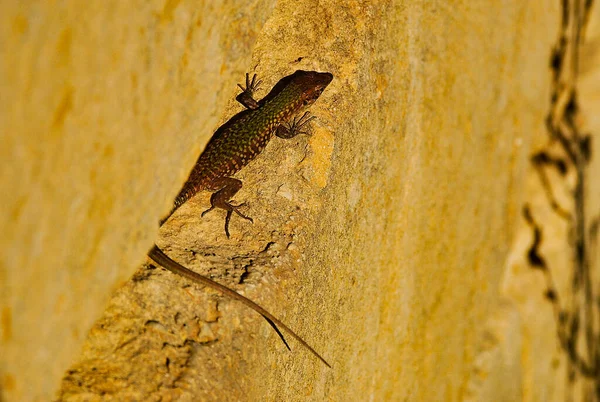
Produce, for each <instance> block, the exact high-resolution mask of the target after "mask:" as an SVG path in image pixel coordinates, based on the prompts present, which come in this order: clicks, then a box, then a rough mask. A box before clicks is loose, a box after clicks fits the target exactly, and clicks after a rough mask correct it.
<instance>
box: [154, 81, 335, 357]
mask: <svg viewBox="0 0 600 402" xmlns="http://www.w3.org/2000/svg"><path fill="white" fill-rule="evenodd" d="M332 79H333V75H332V74H330V73H320V72H315V71H301V70H298V71H296V72H295V73H294V74H292V75H290V76H287V77H285V78H283V79H282V80H280V81H279V82H278V83H277V84H276V85H275V87H273V89H272V90H271V92H269V94H268V95H267V96H265V97H264V98H263V99H262V100H260V101H256V100H254V98H253V92H254V91H256V90H257V88H258V87H259V85H260V83H261V81H258V82H257V81H256V75H254V77H253V78H252V80H250V79H249V76H248V74H246V87H245V88H244V87H242V86H241V85H239V84H238V85H239V86H240V88H241V89H242V91H243V92H242V93H241V94H239V95H238V96H237V97H236V99H237V100H238V101H239V102H240V103H241V104H242V105H244V106H246V108H247V109H246V110H244V111H242V112H240V113H238V114H237V115H235V116H234V117H232V118H231V119H230V120H229V121H228V122H226V123H225V124H224V125H222V126H221V127H220V128H219V129H217V131H216V132H215V133H214V134H213V136H212V138H211V139H210V141H209V142H208V144H207V145H206V148H205V149H204V151H203V152H202V154H201V155H200V156H199V157H198V160H197V161H196V164H195V165H194V168H193V169H192V171H191V173H190V175H189V177H188V179H187V181H186V182H185V184H184V185H183V188H182V189H181V191H180V192H179V194H178V195H177V197H176V198H175V201H174V203H173V207H172V209H171V211H170V212H169V214H168V215H167V216H166V217H164V218H163V219H162V220H161V221H160V225H161V226H162V224H163V223H164V222H166V221H167V219H169V217H170V216H171V215H172V214H173V213H174V212H175V211H176V210H177V209H178V208H179V207H180V206H181V205H183V204H184V203H185V202H186V201H188V200H189V199H190V198H192V197H193V196H194V195H195V194H196V193H198V192H199V191H204V190H208V191H212V192H213V194H212V196H211V199H210V202H211V207H210V208H209V209H208V210H206V211H204V212H203V213H202V216H204V214H206V213H207V212H209V211H211V210H213V209H215V208H218V209H224V210H225V211H226V212H227V214H226V217H225V234H226V235H227V237H229V221H230V219H231V216H232V214H233V212H235V213H236V214H237V215H239V216H240V217H242V218H244V219H247V220H250V221H252V219H251V218H249V217H247V216H245V215H244V214H242V213H241V212H240V211H239V210H238V207H239V206H240V205H233V204H231V198H232V197H233V196H234V195H235V194H236V193H237V192H238V191H239V190H240V188H241V187H242V182H241V181H240V180H238V179H235V178H233V177H231V176H232V175H234V174H235V173H236V172H238V171H239V170H240V169H242V168H243V167H244V166H246V165H247V164H248V163H250V161H252V160H253V159H254V158H255V157H256V156H257V155H258V154H259V153H260V152H262V150H263V149H264V148H265V147H266V145H267V143H268V142H269V140H270V139H271V137H272V136H273V134H275V135H277V136H278V137H280V138H286V139H287V138H292V137H294V136H296V135H297V134H300V133H302V132H303V130H302V127H303V126H304V125H306V124H307V123H308V122H309V121H310V120H311V119H312V117H308V112H305V113H304V114H303V115H302V116H301V117H300V118H299V119H298V118H297V117H296V116H298V115H299V113H301V112H302V111H304V110H305V109H306V108H307V107H308V106H310V105H311V104H312V103H314V101H316V100H317V98H318V97H319V96H320V95H321V93H322V92H323V90H324V89H325V87H327V85H328V84H329V83H330V82H331V80H332ZM148 256H149V257H150V258H151V259H152V260H153V261H154V262H156V263H157V264H159V265H161V266H162V267H164V268H166V269H168V270H169V271H171V272H173V273H175V274H178V275H181V276H184V277H186V278H188V279H190V280H192V281H194V282H197V283H200V284H203V285H205V286H209V287H211V288H213V289H216V290H218V291H219V292H221V293H223V294H224V295H226V296H229V297H231V298H233V299H235V300H238V301H240V302H242V303H243V304H245V305H246V306H248V307H250V308H251V309H253V310H254V311H256V312H257V313H259V314H261V315H262V316H263V317H264V318H265V319H266V320H267V322H268V323H269V324H270V325H271V326H272V327H273V329H274V330H275V331H276V332H277V334H278V335H279V336H280V338H281V339H282V340H283V342H284V343H285V345H286V347H288V349H289V346H288V344H287V342H286V341H285V339H284V337H283V335H282V334H281V332H280V331H279V329H278V327H281V328H283V329H284V330H285V331H286V332H288V333H289V334H290V335H291V336H292V337H293V338H295V339H296V340H297V341H298V342H300V344H301V345H303V346H304V347H306V348H307V349H308V350H309V351H310V352H311V353H313V354H314V355H315V356H316V357H318V358H319V359H320V360H321V361H322V362H323V363H325V364H326V365H327V366H328V367H331V366H330V365H329V363H327V361H325V359H323V357H321V355H319V354H318V353H317V352H316V351H315V350H314V349H313V348H312V347H311V346H310V345H308V343H306V342H305V341H304V340H303V339H302V338H301V337H300V336H299V335H297V334H296V333H295V332H294V331H292V330H291V329H290V328H289V327H287V326H286V325H285V324H284V323H283V322H281V321H280V320H278V319H277V318H276V317H275V316H273V315H272V314H270V313H269V312H268V311H267V310H265V309H264V308H262V307H261V306H259V305H258V304H256V303H254V302H253V301H252V300H250V299H248V298H246V297H244V296H242V295H240V294H239V293H237V292H236V291H234V290H232V289H229V288H228V287H226V286H223V285H221V284H219V283H217V282H215V281H213V280H212V279H210V278H208V277H206V276H203V275H200V274H198V273H196V272H194V271H191V270H190V269H188V268H186V267H184V266H183V265H181V264H179V263H177V262H175V261H173V260H172V259H171V258H169V257H168V256H167V255H166V254H165V253H164V252H163V251H162V250H161V249H160V248H159V247H158V246H156V245H154V247H153V248H152V249H151V250H150V252H149V253H148Z"/></svg>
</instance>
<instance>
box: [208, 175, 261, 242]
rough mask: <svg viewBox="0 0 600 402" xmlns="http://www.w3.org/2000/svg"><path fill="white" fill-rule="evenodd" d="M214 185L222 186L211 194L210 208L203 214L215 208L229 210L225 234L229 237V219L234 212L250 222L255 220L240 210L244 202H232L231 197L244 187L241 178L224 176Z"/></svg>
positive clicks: (216, 186)
mask: <svg viewBox="0 0 600 402" xmlns="http://www.w3.org/2000/svg"><path fill="white" fill-rule="evenodd" d="M213 187H215V188H219V187H220V189H219V190H217V191H216V192H214V193H213V194H212V195H211V196H210V208H208V209H207V210H206V211H204V212H202V215H201V216H204V215H206V214H207V213H209V212H210V211H212V210H213V209H215V208H219V209H224V210H225V211H227V215H226V216H225V234H226V235H227V238H229V221H230V220H231V215H232V214H233V213H234V212H235V213H236V214H238V215H239V216H241V217H242V218H244V219H246V220H249V221H250V222H254V221H253V220H252V218H250V217H248V216H246V215H244V214H243V213H241V212H240V211H239V210H238V208H239V207H241V206H242V205H244V203H242V204H239V205H233V204H232V203H231V198H233V196H234V195H235V194H236V193H237V192H238V191H240V188H242V181H241V180H238V179H234V178H233V177H222V178H220V179H218V180H215V181H214V183H213Z"/></svg>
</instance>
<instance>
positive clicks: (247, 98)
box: [235, 73, 262, 110]
mask: <svg viewBox="0 0 600 402" xmlns="http://www.w3.org/2000/svg"><path fill="white" fill-rule="evenodd" d="M261 83H262V80H258V81H256V74H254V76H253V77H252V80H250V75H248V73H246V87H245V88H244V87H243V86H242V85H241V84H238V87H240V89H241V90H242V91H243V92H242V93H241V94H239V95H238V96H236V97H235V100H237V101H238V102H240V103H241V104H242V105H244V106H246V107H247V108H248V109H252V110H255V109H258V107H259V105H258V102H257V101H256V100H255V99H254V97H253V96H254V92H256V91H258V88H260V84H261Z"/></svg>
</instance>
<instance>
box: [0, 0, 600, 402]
mask: <svg viewBox="0 0 600 402" xmlns="http://www.w3.org/2000/svg"><path fill="white" fill-rule="evenodd" d="M217 3H218V4H217ZM485 3H487V4H483V2H471V1H462V2H458V3H456V2H453V3H450V2H447V1H441V0H440V1H416V2H410V1H407V2H400V1H383V0H382V1H343V2H341V1H334V0H302V1H299V0H294V1H291V0H290V1H288V0H280V1H274V0H272V1H268V0H262V1H250V2H246V1H240V0H228V1H224V2H212V1H177V0H175V1H174V0H164V1H162V2H141V1H138V2H133V1H130V2H118V1H103V2H100V1H91V2H85V3H84V2H78V1H73V0H71V1H64V2H60V3H54V2H53V3H50V2H41V3H36V4H26V5H23V4H20V3H18V2H12V3H10V4H9V3H4V4H2V5H0V84H1V85H2V87H1V88H2V91H1V93H2V96H0V135H1V136H2V144H3V147H1V148H0V157H1V158H2V160H3V161H4V163H3V167H4V169H3V171H2V173H3V174H2V175H0V177H1V180H2V182H1V183H2V188H3V190H4V191H3V192H2V193H3V195H2V198H3V199H2V202H1V203H0V208H2V216H3V217H5V222H6V223H5V225H4V230H3V231H2V234H1V235H0V245H1V246H2V250H4V252H3V253H2V257H1V258H0V291H1V293H0V308H1V316H2V319H1V321H0V324H1V327H0V331H1V332H0V347H1V349H0V356H1V360H0V376H1V377H0V390H1V393H0V395H1V396H0V399H4V400H7V401H13V400H14V401H17V400H19V401H30V400H48V399H51V398H53V397H55V398H58V399H60V400H73V401H75V400H104V399H106V400H158V399H161V398H162V400H175V399H176V400H190V401H191V400H207V401H208V400H215V401H216V400H248V401H254V400H315V401H321V400H331V401H347V400H376V401H379V400H411V401H435V400H456V401H458V400H472V401H482V400H494V401H515V400H526V401H548V400H557V401H559V400H565V396H567V395H575V398H576V399H575V400H583V398H584V395H585V394H586V393H588V394H589V393H590V392H592V391H590V389H592V388H593V385H594V383H595V382H594V378H593V376H592V378H591V379H590V376H587V377H586V376H583V377H586V378H587V379H579V378H580V377H582V375H581V373H580V372H578V371H577V370H578V368H577V367H574V364H575V363H576V362H575V363H574V361H573V359H572V357H573V356H571V357H570V356H569V354H568V353H565V349H564V348H563V347H562V346H561V339H559V337H557V319H556V316H555V314H554V313H555V309H554V307H555V306H557V304H556V303H553V302H552V300H548V299H549V298H548V292H547V291H548V282H547V278H549V277H550V276H551V275H552V279H553V280H554V281H555V282H556V289H555V291H556V293H558V294H560V295H561V296H563V297H562V298H561V299H560V301H561V302H562V301H564V300H565V299H568V297H564V295H569V294H571V293H569V292H570V291H571V290H572V288H571V287H569V286H570V285H569V284H570V283H571V276H569V275H570V273H571V274H572V271H570V270H569V269H570V268H569V267H570V265H569V264H570V263H571V262H572V258H571V256H572V255H573V254H572V253H571V251H572V250H571V245H572V244H570V243H569V240H568V236H567V237H565V234H568V232H569V226H568V224H567V223H565V222H564V219H563V220H560V219H557V220H553V219H554V218H551V217H550V215H551V214H552V213H555V212H556V208H554V209H552V208H551V207H549V206H548V205H549V204H548V197H547V196H548V194H547V192H546V190H545V188H544V186H543V185H540V183H541V181H540V176H539V171H538V170H537V168H536V165H534V164H532V163H531V158H532V156H534V155H539V153H540V152H541V151H542V150H546V149H550V150H549V151H548V154H552V155H554V156H556V155H561V154H560V152H561V150H560V149H559V148H557V149H553V148H548V147H552V146H553V144H554V143H552V142H549V133H548V128H547V125H546V119H547V116H548V115H549V114H551V113H554V112H556V111H554V112H553V111H552V110H551V109H552V108H553V107H554V108H558V109H560V107H562V108H563V109H561V110H564V106H565V105H564V104H561V105H562V106H560V105H555V104H553V103H551V99H552V94H553V93H554V92H556V91H557V88H563V89H564V88H572V87H574V86H575V85H576V84H577V83H579V82H581V83H585V85H583V84H582V85H580V87H579V92H578V93H579V95H580V96H579V101H580V105H581V107H580V108H579V109H578V113H577V125H578V126H581V127H585V130H587V131H589V132H590V133H591V134H592V135H597V134H596V133H598V132H600V120H598V119H597V118H595V117H594V116H595V115H596V114H597V113H594V111H595V110H597V104H598V102H600V99H598V98H597V96H595V95H594V94H595V93H598V92H597V91H594V85H597V84H594V83H596V82H600V80H598V79H597V78H596V77H597V76H598V73H597V71H600V70H599V69H598V65H599V64H598V60H599V59H598V57H596V55H597V54H599V53H597V52H596V49H597V43H598V42H597V38H598V37H600V35H599V32H600V31H599V30H598V28H596V25H595V24H596V23H595V21H596V19H597V14H598V13H597V12H596V14H595V15H592V19H591V22H590V23H589V24H588V25H586V22H585V21H583V22H582V21H580V25H586V26H587V28H588V31H587V33H586V35H587V37H588V38H589V39H588V41H586V42H583V41H582V42H581V43H576V42H573V41H571V42H569V44H570V46H572V48H570V49H573V48H574V49H579V48H581V49H582V50H581V52H582V53H581V54H584V55H587V56H586V57H585V58H583V57H579V56H578V55H577V54H575V56H577V57H575V58H573V57H571V56H569V57H571V58H570V59H569V60H575V59H577V60H579V59H584V60H585V62H582V63H581V66H580V71H579V74H573V75H569V74H566V75H565V76H561V77H562V78H561V80H562V81H560V83H559V84H557V81H556V80H555V79H554V78H553V77H556V74H557V73H556V71H557V70H556V66H555V65H552V64H551V63H550V62H549V60H550V59H551V55H552V52H553V49H554V48H555V46H556V44H557V43H559V39H560V37H561V35H565V36H568V37H569V38H570V40H572V38H571V37H570V36H569V35H571V31H568V32H567V31H565V30H564V29H563V28H561V26H562V25H561V24H562V21H563V19H564V15H565V14H564V12H563V11H564V10H563V9H562V8H561V7H563V6H564V4H567V3H568V4H569V5H570V10H571V11H572V12H573V13H574V12H575V11H576V10H579V11H578V12H580V13H581V15H587V14H585V13H584V12H583V11H582V9H581V7H583V6H581V7H580V8H577V7H576V6H575V4H579V2H576V1H575V0H572V1H571V2H565V3H564V4H563V5H561V4H560V3H559V2H557V1H542V2H523V1H518V0H514V1H507V2H502V4H500V3H498V2H485ZM581 4H583V2H581ZM574 10H575V11H574ZM571 15H573V14H571ZM594 17H595V18H594ZM569 26H571V25H569ZM570 52H573V50H570ZM575 53H577V52H575ZM569 55H572V53H569ZM565 57H566V56H565ZM551 67H552V68H551ZM298 69H303V70H318V71H329V72H331V73H332V74H333V75H334V77H335V78H334V80H333V82H332V83H331V85H330V86H329V87H328V88H327V89H326V91H325V93H324V94H323V95H322V97H321V98H320V99H319V100H318V101H317V103H315V105H314V106H313V107H312V108H311V111H312V113H313V114H314V115H315V116H317V119H316V120H315V121H314V122H313V127H312V133H311V134H310V135H308V136H298V137H295V138H294V139H292V140H287V141H285V140H281V139H279V138H275V139H273V141H272V142H271V143H270V144H269V146H268V147H267V149H266V150H265V152H264V153H263V154H262V155H261V156H260V157H259V158H258V159H257V160H256V161H255V162H253V163H252V164H251V165H249V166H248V167H247V168H246V169H244V170H243V171H242V172H240V173H239V174H238V175H237V177H238V178H240V179H241V180H242V181H243V182H244V187H243V188H242V190H241V191H240V192H239V193H238V195H237V196H236V201H239V202H243V201H245V202H246V203H247V204H246V206H245V207H244V211H245V212H246V213H247V214H249V215H250V216H252V217H253V218H254V224H250V223H248V222H247V221H244V220H241V219H236V217H234V218H233V220H232V225H231V231H232V237H231V239H227V238H226V237H225V235H224V233H223V214H222V213H221V212H222V211H221V212H212V213H211V214H208V215H207V216H206V217H204V218H202V219H201V218H200V213H201V211H203V210H205V209H206V208H207V206H208V205H209V197H210V194H208V193H202V194H200V195H198V196H197V197H196V198H194V199H193V200H191V201H190V202H188V203H187V204H186V205H185V206H184V207H182V208H181V209H180V210H179V211H178V212H177V213H176V215H174V216H173V219H172V220H170V221H169V222H168V223H167V224H166V225H165V226H164V227H163V228H161V230H160V232H159V231H158V230H157V222H158V220H159V218H160V217H161V216H162V215H164V213H165V212H166V211H168V209H169V206H170V204H171V201H172V199H173V197H174V196H175V194H176V193H177V191H178V190H179V188H180V186H181V185H182V183H183V182H184V180H185V178H186V177H187V174H188V173H189V170H190V168H191V167H192V165H193V163H194V161H195V159H196V158H197V156H198V155H199V153H200V152H201V150H202V149H203V147H204V145H205V144H206V142H207V141H208V139H209V138H210V135H211V134H212V132H213V131H214V130H215V129H216V128H217V127H218V126H219V125H220V124H221V123H223V122H225V121H226V120H227V119H228V118H229V117H230V116H232V115H233V114H234V113H236V112H237V111H239V110H240V109H241V106H240V105H239V104H236V103H235V101H234V100H233V99H234V97H235V95H236V94H237V93H238V92H239V90H238V89H237V88H236V83H238V82H242V80H243V77H244V74H245V73H246V72H251V73H252V72H256V73H257V74H258V75H259V76H260V78H261V79H263V85H262V87H263V90H262V92H260V93H259V94H258V96H259V97H260V96H261V95H263V94H265V93H266V92H267V90H268V89H270V88H271V87H272V86H273V85H274V84H275V83H276V82H277V81H278V80H279V79H280V78H281V77H283V76H285V75H288V74H290V73H292V72H294V71H295V70H298ZM559 114H560V113H559ZM597 120H598V121H597ZM587 131H586V132H587ZM593 144H594V142H593V141H592V149H593ZM593 155H594V154H593V152H592V156H593ZM597 163H598V162H596V160H595V159H593V158H592V159H591V162H590V163H589V164H588V165H586V167H585V169H587V170H585V172H594V171H597V168H598V165H597ZM548 166H550V167H552V166H553V165H552V164H550V165H548ZM548 166H546V165H544V167H548ZM550 170H552V169H550ZM573 172H576V169H570V170H568V174H567V175H566V176H561V175H555V173H549V174H550V175H554V176H552V177H550V179H549V180H550V183H552V184H556V186H562V187H561V188H562V189H563V190H564V194H563V195H562V196H561V195H560V194H558V195H557V197H559V198H560V202H561V203H562V204H564V205H566V206H565V208H571V207H573V205H574V204H570V198H569V194H571V193H570V190H569V187H568V186H569V185H572V184H573V183H575V182H576V180H575V179H572V177H573V176H576V174H574V173H573ZM569 174H571V175H569ZM586 174H587V173H586ZM589 186H590V187H589V192H588V193H587V194H590V195H589V197H588V198H587V199H586V200H587V201H586V205H588V206H589V208H588V211H589V216H590V217H591V218H590V225H592V224H593V222H592V220H593V219H592V218H593V215H594V214H597V213H598V211H597V209H598V207H597V206H598V204H599V201H600V200H598V197H596V196H595V195H594V194H600V193H599V192H598V188H597V186H596V185H595V184H594V183H589ZM561 197H562V198H561ZM562 204H561V205H562ZM525 206H527V207H528V210H529V211H530V212H531V214H530V215H531V216H530V218H531V217H533V219H535V222H534V223H532V221H531V220H530V221H528V220H526V219H525V218H524V210H526V208H525ZM542 224H543V225H542ZM536 225H537V226H540V227H542V226H544V225H545V226H544V228H543V230H541V231H542V232H543V242H542V243H540V244H536V243H535V238H534V234H535V228H536ZM588 240H590V244H591V241H592V240H593V239H591V238H590V239H588ZM155 241H156V242H157V244H159V245H160V246H161V247H162V248H164V250H165V251H166V252H168V254H169V255H170V256H172V257H173V258H174V259H175V260H177V261H179V262H181V263H182V264H184V265H185V266H187V267H189V268H191V269H194V270H196V271H198V272H202V273H204V274H207V275H210V276H211V277H212V278H214V279H215V280H218V281H219V282H222V283H224V284H226V285H228V286H230V287H232V288H234V289H236V290H237V291H239V292H240V293H243V294H244V295H246V296H248V297H250V298H251V299H253V300H255V301H257V302H258V303H260V304H261V305H263V306H264V307H266V308H267V309H268V310H269V311H271V312H272V313H274V314H275V315H277V316H279V317H280V318H281V319H282V320H283V321H284V322H286V323H288V324H289V325H290V326H291V327H292V328H294V329H295V330H296V331H297V332H298V333H300V334H301V335H302V336H303V337H304V338H305V339H306V340H307V341H308V342H309V343H310V344H311V345H313V346H314V347H315V348H316V349H317V350H318V351H319V352H320V353H321V354H323V355H324V356H325V358H327V359H328V360H329V361H330V362H331V363H332V366H333V367H332V368H331V369H329V368H327V367H325V366H324V365H323V364H322V363H321V362H319V361H318V360H316V359H315V358H314V357H313V356H312V355H310V354H309V353H307V352H306V351H305V350H303V349H302V348H301V347H300V345H298V344H297V343H295V342H293V341H291V342H290V346H291V347H292V352H289V351H287V350H286V349H285V347H284V346H283V345H282V344H281V342H280V341H279V339H278V337H277V335H276V334H274V333H273V331H272V329H271V328H270V327H269V326H268V324H267V323H265V322H264V320H262V318H261V317H260V316H259V315H257V314H255V313H254V312H252V311H251V310H248V309H247V308H245V307H243V306H242V305H240V304H239V303H236V302H233V301H230V300H228V299H226V298H223V297H221V296H220V295H219V294H218V293H216V292H214V291H211V290H208V289H205V288H203V287H200V286H196V285H194V284H190V283H189V282H188V281H186V280H184V279H181V278H178V277H175V276H174V275H172V274H170V273H169V272H166V271H164V270H162V269H158V268H156V267H155V266H154V265H152V264H149V263H148V262H147V258H146V257H145V253H146V251H147V250H148V249H149V248H150V247H151V245H152V244H153V242H155ZM538 246H539V247H538ZM532 250H533V252H536V253H538V254H539V255H540V256H544V261H546V262H547V263H548V264H547V265H548V267H549V268H548V269H547V270H542V269H539V267H537V268H538V269H535V268H536V266H535V262H536V261H535V260H532V257H531V253H532ZM590 256H591V257H590V263H589V268H590V272H591V271H592V268H593V259H592V257H593V254H591V252H590ZM532 263H533V265H534V267H533V268H532V266H531V265H532ZM557 267H558V268H557ZM561 267H566V268H564V269H561ZM551 269H554V270H555V271H550V270H551ZM545 294H546V297H545V296H544V295H545ZM594 314H595V313H594ZM582 336H584V335H582ZM592 349H593V347H592ZM578 350H579V352H581V353H582V354H583V355H584V356H585V355H586V353H588V352H590V345H589V342H588V343H585V342H583V343H579V346H578ZM592 352H593V351H592ZM594 353H595V352H594ZM575 366H576V364H575ZM573 370H574V372H575V377H577V378H578V380H574V381H567V380H565V379H566V378H568V377H569V373H571V374H573ZM578 398H581V399H578Z"/></svg>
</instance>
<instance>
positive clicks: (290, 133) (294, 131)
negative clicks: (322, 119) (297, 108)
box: [275, 112, 315, 140]
mask: <svg viewBox="0 0 600 402" xmlns="http://www.w3.org/2000/svg"><path fill="white" fill-rule="evenodd" d="M314 118H315V116H311V115H310V113H309V112H304V114H303V115H302V116H301V117H300V118H298V117H297V116H296V117H294V118H293V119H292V121H291V122H290V123H288V124H281V125H280V126H279V127H277V130H275V135H276V136H278V137H279V138H283V139H285V140H287V139H290V138H294V137H295V136H297V135H298V134H308V130H309V126H307V124H308V123H310V122H311V121H312V120H313V119H314Z"/></svg>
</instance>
